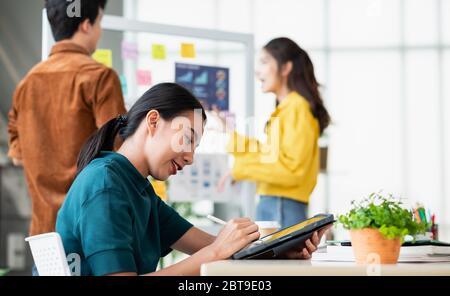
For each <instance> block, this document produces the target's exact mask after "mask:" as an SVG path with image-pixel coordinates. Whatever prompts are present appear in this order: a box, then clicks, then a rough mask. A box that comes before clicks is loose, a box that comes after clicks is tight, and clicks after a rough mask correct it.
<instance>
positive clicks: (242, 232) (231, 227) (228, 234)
mask: <svg viewBox="0 0 450 296" xmlns="http://www.w3.org/2000/svg"><path fill="white" fill-rule="evenodd" d="M258 238H259V231H258V225H256V224H255V223H254V222H253V221H252V220H250V219H248V218H237V219H233V220H230V221H229V222H228V223H227V224H226V225H225V226H224V228H222V230H221V231H220V232H219V234H218V235H217V238H216V239H215V241H214V242H213V243H212V244H211V245H209V246H208V248H210V249H211V250H212V251H213V253H214V254H215V257H216V259H218V260H220V259H227V258H230V257H231V256H232V255H233V254H234V253H236V252H237V251H239V250H241V249H242V248H244V247H245V246H247V245H248V244H250V243H251V242H253V241H255V240H257V239H258Z"/></svg>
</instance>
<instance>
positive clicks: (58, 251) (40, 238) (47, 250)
mask: <svg viewBox="0 0 450 296" xmlns="http://www.w3.org/2000/svg"><path fill="white" fill-rule="evenodd" d="M25 241H27V242H28V243H29V244H30V249H31V254H32V255H33V260H34V264H35V265H36V268H37V271H38V273H39V275H40V276H70V275H71V273H70V269H69V265H68V264H67V258H66V253H65V251H64V246H63V244H62V241H61V236H60V235H59V234H58V233H56V232H50V233H44V234H39V235H35V236H30V237H27V238H25Z"/></svg>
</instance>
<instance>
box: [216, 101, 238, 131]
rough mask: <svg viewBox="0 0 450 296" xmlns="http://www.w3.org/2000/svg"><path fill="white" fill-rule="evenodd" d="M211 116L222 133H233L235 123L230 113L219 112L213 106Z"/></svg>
mask: <svg viewBox="0 0 450 296" xmlns="http://www.w3.org/2000/svg"><path fill="white" fill-rule="evenodd" d="M212 115H213V116H215V117H216V118H217V119H218V120H219V122H220V125H221V131H222V132H226V133H232V132H233V131H234V129H235V125H236V123H235V117H234V115H233V114H232V113H229V112H221V111H220V110H219V109H218V108H217V106H213V107H212Z"/></svg>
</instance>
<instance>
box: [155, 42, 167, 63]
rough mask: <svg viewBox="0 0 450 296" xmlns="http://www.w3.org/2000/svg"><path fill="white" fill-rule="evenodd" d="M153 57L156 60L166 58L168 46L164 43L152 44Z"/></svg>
mask: <svg viewBox="0 0 450 296" xmlns="http://www.w3.org/2000/svg"><path fill="white" fill-rule="evenodd" d="M152 58H153V59H155V60H165V59H166V47H165V46H164V45H162V44H152Z"/></svg>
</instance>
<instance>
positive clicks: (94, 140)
mask: <svg viewBox="0 0 450 296" xmlns="http://www.w3.org/2000/svg"><path fill="white" fill-rule="evenodd" d="M126 124H127V117H126V115H120V116H119V117H116V118H113V119H111V120H110V121H108V122H107V123H105V124H104V125H103V126H102V127H101V128H100V129H99V130H98V131H96V132H95V133H94V134H93V135H92V136H90V137H89V139H88V140H87V141H86V143H85V144H84V146H83V148H82V149H81V151H80V154H79V155H78V161H77V175H78V174H79V173H80V172H81V171H82V170H83V169H84V168H85V167H86V166H87V165H88V164H89V163H90V162H91V161H92V160H93V159H94V158H96V157H97V156H98V154H99V153H100V151H102V150H103V151H105V150H106V151H112V150H113V149H114V142H115V139H116V136H117V134H118V132H119V130H120V129H121V128H122V127H124V126H126Z"/></svg>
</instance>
